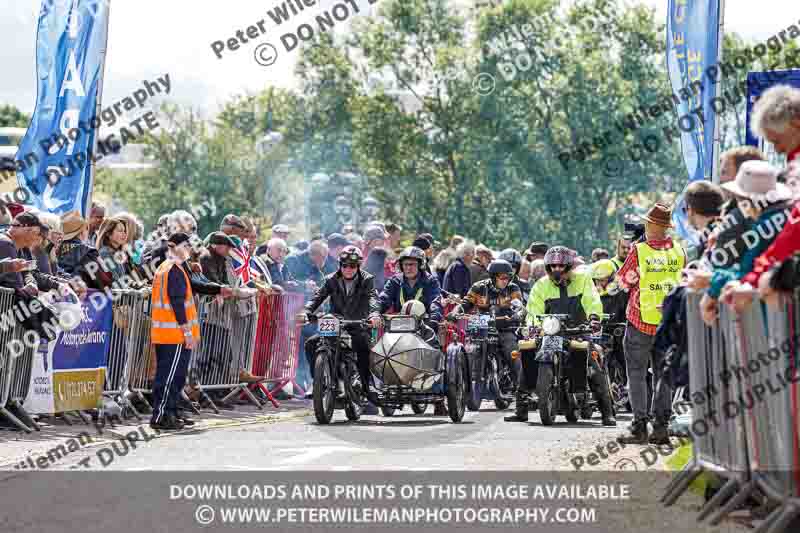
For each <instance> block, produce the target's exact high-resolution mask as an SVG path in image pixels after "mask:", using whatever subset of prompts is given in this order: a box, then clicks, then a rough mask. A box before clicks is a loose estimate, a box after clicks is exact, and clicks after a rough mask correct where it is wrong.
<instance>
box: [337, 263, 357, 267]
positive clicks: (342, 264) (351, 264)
mask: <svg viewBox="0 0 800 533" xmlns="http://www.w3.org/2000/svg"><path fill="white" fill-rule="evenodd" d="M339 266H341V267H342V268H358V267H359V266H361V265H360V264H359V263H339Z"/></svg>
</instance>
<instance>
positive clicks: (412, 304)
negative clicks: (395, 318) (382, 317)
mask: <svg viewBox="0 0 800 533" xmlns="http://www.w3.org/2000/svg"><path fill="white" fill-rule="evenodd" d="M400 314H401V315H413V316H415V317H417V318H420V317H422V315H424V314H425V305H424V304H423V303H422V302H420V301H419V300H409V301H407V302H406V303H404V304H403V307H402V308H401V309H400Z"/></svg>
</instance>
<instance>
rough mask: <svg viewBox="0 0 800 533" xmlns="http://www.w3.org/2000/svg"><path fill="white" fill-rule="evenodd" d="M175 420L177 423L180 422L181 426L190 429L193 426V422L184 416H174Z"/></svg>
mask: <svg viewBox="0 0 800 533" xmlns="http://www.w3.org/2000/svg"><path fill="white" fill-rule="evenodd" d="M175 419H176V420H178V421H179V422H182V423H183V425H184V426H186V427H191V426H193V425H194V420H192V419H191V418H189V417H188V416H186V415H176V416H175Z"/></svg>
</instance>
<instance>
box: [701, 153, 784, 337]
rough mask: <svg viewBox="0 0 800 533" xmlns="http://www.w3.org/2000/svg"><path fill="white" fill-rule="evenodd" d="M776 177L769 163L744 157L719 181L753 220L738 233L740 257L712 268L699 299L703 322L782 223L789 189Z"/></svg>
mask: <svg viewBox="0 0 800 533" xmlns="http://www.w3.org/2000/svg"><path fill="white" fill-rule="evenodd" d="M777 177H778V169H777V168H775V167H773V166H772V165H770V164H769V163H767V162H765V161H747V162H746V163H744V164H742V166H741V167H740V168H739V173H738V174H737V175H736V179H735V180H733V181H730V182H728V183H724V184H722V188H723V189H725V190H726V191H728V192H730V193H731V194H733V195H734V197H736V198H737V200H738V204H739V208H740V209H741V210H742V213H744V215H745V216H746V217H748V218H750V219H753V220H755V225H754V226H753V227H752V228H750V229H748V230H747V231H745V232H744V233H743V234H742V238H743V240H744V241H745V242H746V243H747V249H746V250H745V251H744V254H743V255H742V257H741V258H739V259H738V261H737V262H736V263H735V264H734V265H733V267H732V268H719V269H716V270H715V271H714V275H713V277H712V278H711V286H710V287H709V289H708V291H707V293H706V294H705V296H703V299H702V300H701V302H700V307H701V310H702V314H703V320H704V321H705V322H706V323H707V324H713V323H714V321H715V320H716V316H717V301H718V300H719V299H720V297H721V296H722V295H723V288H725V299H728V297H729V296H731V295H732V291H734V290H735V289H737V288H738V287H739V285H740V284H739V283H738V280H740V279H741V278H743V277H744V276H746V275H747V274H748V273H750V271H752V270H753V266H754V264H755V259H756V258H757V257H758V256H759V255H761V253H762V252H764V250H766V249H767V248H768V247H769V245H770V244H771V243H772V241H774V240H775V238H776V237H777V236H778V234H779V233H780V232H781V230H782V229H783V226H784V225H785V224H786V221H787V219H788V213H787V209H788V207H789V200H791V198H792V191H791V189H789V188H788V187H787V186H786V185H784V184H782V183H778V180H777ZM715 253H716V252H715ZM712 260H713V258H712ZM726 285H727V287H726Z"/></svg>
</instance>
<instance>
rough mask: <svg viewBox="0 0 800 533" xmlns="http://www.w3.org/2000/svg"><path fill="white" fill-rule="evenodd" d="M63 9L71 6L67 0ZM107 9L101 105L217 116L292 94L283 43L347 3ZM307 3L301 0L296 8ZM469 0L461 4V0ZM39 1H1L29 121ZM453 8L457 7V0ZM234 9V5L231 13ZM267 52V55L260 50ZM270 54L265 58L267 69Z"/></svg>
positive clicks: (3, 82) (793, 4)
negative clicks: (236, 40)
mask: <svg viewBox="0 0 800 533" xmlns="http://www.w3.org/2000/svg"><path fill="white" fill-rule="evenodd" d="M61 1H64V0H61ZM103 1H110V5H111V18H110V23H109V42H108V54H107V60H106V69H105V81H104V94H103V103H104V105H106V104H108V103H113V102H116V101H118V100H120V99H122V98H124V97H125V96H128V95H130V94H132V93H133V92H134V91H135V90H136V89H138V88H140V87H141V86H142V84H143V81H144V80H151V81H154V80H155V79H156V78H158V77H162V76H164V75H165V74H169V76H170V80H171V86H172V87H171V92H170V95H169V97H170V99H172V100H175V101H177V102H179V103H182V104H191V105H193V106H195V107H197V108H200V109H202V110H204V111H205V112H206V113H208V114H213V113H214V112H215V111H216V110H217V109H219V106H220V105H221V104H222V103H223V102H225V101H226V100H228V99H229V98H231V97H232V96H234V95H237V94H243V93H245V92H248V91H249V92H255V91H258V90H260V89H262V88H264V87H266V86H269V85H275V86H279V87H294V86H295V79H294V75H293V70H294V62H295V60H296V57H297V52H296V50H295V51H292V52H286V50H285V49H284V46H283V44H281V36H282V35H284V34H286V33H288V32H289V30H288V28H287V27H288V25H289V24H291V26H292V29H296V28H297V25H299V24H300V23H302V22H305V21H307V20H309V19H312V18H313V17H314V16H316V15H318V14H319V13H320V11H322V10H326V9H330V8H332V7H333V6H334V5H337V4H340V3H344V0H305V1H306V2H307V3H311V2H314V1H316V4H314V5H312V6H311V7H306V9H305V10H304V11H302V12H300V13H299V14H298V15H297V16H295V17H293V18H292V20H291V22H285V23H284V24H282V25H281V26H277V25H276V24H275V23H274V22H273V21H272V19H270V17H269V16H268V15H267V11H268V10H271V9H272V8H274V7H275V6H281V5H282V4H283V3H284V1H286V0H266V1H265V0H225V1H220V0H103ZM294 1H295V2H300V3H301V4H302V1H303V0H294ZM352 1H354V2H355V3H356V5H357V6H358V7H359V11H360V12H359V13H358V14H356V13H354V12H353V11H354V10H352V8H351V9H350V10H349V11H350V12H349V13H348V14H347V18H346V19H345V18H344V17H345V14H344V13H345V12H344V11H341V8H339V9H340V10H339V11H338V13H339V15H340V17H341V18H342V19H343V20H342V22H338V23H337V27H342V25H344V24H346V23H348V22H350V21H351V20H353V18H354V17H357V16H369V13H370V12H372V11H374V10H375V9H376V7H378V6H380V4H381V0H372V1H373V2H377V3H376V4H375V5H373V6H370V4H369V1H370V0H352ZM460 1H464V0H460ZM627 1H628V2H629V3H631V2H637V1H640V2H641V3H644V4H646V5H650V6H654V7H656V10H657V13H658V14H660V15H661V16H662V17H664V16H666V10H667V0H627ZM40 3H41V0H0V50H2V51H3V53H2V60H0V61H2V67H3V68H2V74H1V75H0V103H10V104H13V105H15V106H17V107H18V108H20V109H21V110H22V111H25V112H27V113H31V112H32V111H33V109H34V106H35V99H36V63H35V40H36V17H37V13H38V7H39V5H40ZM454 3H455V0H454ZM726 3H727V6H726V10H725V26H726V28H727V29H728V30H729V31H736V32H737V33H739V34H741V35H742V36H744V37H746V38H749V39H754V40H762V39H766V38H768V37H769V36H771V35H773V34H774V33H775V32H776V31H779V30H782V29H784V28H785V27H786V26H788V25H789V24H790V21H796V20H798V19H800V5H799V4H798V0H759V1H758V2H757V5H758V8H757V9H754V7H753V5H754V2H752V1H750V0H727V2H726ZM234 6H235V7H234ZM261 20H264V23H263V24H262V26H263V27H264V29H265V33H264V34H261V31H260V30H256V31H257V33H259V35H258V37H256V38H255V39H250V38H249V37H246V36H245V38H246V39H247V40H248V42H247V43H244V44H240V45H239V49H238V50H229V49H227V48H225V49H224V50H223V51H222V52H221V53H222V58H221V59H219V58H217V57H216V55H215V54H214V52H213V50H212V47H211V43H212V42H215V41H227V40H228V39H229V38H233V37H235V34H236V32H237V30H244V31H247V28H248V26H251V25H257V24H258V22H259V21H261ZM262 42H269V43H271V44H273V45H274V46H275V47H276V50H277V51H278V55H277V59H276V60H275V62H274V63H273V64H272V65H270V66H261V65H259V64H258V63H256V61H255V60H254V54H255V52H256V49H257V47H258V46H259V45H260V44H261V43H262ZM264 48H265V47H262V48H261V49H262V50H263V49H264ZM269 55H270V54H269V52H268V49H267V50H266V51H265V52H263V54H262V57H266V59H265V61H269V59H270V58H269V57H268V56H269Z"/></svg>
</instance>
